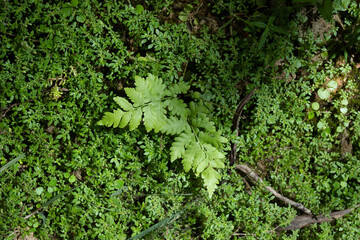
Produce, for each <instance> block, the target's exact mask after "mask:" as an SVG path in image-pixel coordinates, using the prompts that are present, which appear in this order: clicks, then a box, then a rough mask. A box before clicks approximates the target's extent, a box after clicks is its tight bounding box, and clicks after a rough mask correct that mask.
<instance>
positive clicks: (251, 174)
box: [235, 165, 313, 216]
mask: <svg viewBox="0 0 360 240" xmlns="http://www.w3.org/2000/svg"><path fill="white" fill-rule="evenodd" d="M235 168H236V169H238V170H240V171H241V172H243V173H244V174H246V175H247V176H249V177H251V178H252V179H253V180H254V181H255V182H258V183H261V184H263V183H264V181H263V180H262V179H261V178H260V177H259V176H258V175H257V174H256V173H255V172H254V171H253V170H252V169H251V168H249V167H248V166H246V165H237V166H236V167H235ZM265 189H266V190H268V191H269V192H270V193H272V194H273V195H274V196H275V197H276V198H278V199H279V200H281V201H283V202H285V203H287V204H290V205H291V206H293V207H294V208H297V209H298V210H300V211H302V212H304V213H306V214H307V215H311V216H313V214H312V212H311V211H310V210H309V209H307V208H306V207H304V206H303V205H302V204H301V203H297V202H294V201H293V200H291V199H289V198H287V197H284V196H283V195H281V194H280V193H278V192H277V191H276V190H275V189H273V188H272V187H270V186H266V187H265Z"/></svg>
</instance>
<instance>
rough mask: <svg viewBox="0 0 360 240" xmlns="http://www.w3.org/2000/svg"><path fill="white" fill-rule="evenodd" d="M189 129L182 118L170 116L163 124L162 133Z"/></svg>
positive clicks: (176, 132) (173, 133)
mask: <svg viewBox="0 0 360 240" xmlns="http://www.w3.org/2000/svg"><path fill="white" fill-rule="evenodd" d="M188 130H190V126H189V124H188V122H187V121H186V120H185V119H184V118H180V119H179V118H177V117H170V118H169V119H167V120H166V124H165V125H164V126H163V130H162V132H163V133H167V134H171V135H175V134H179V133H181V132H184V131H188Z"/></svg>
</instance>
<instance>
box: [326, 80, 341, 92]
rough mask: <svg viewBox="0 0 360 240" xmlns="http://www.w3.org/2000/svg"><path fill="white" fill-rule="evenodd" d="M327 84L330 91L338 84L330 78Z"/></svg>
mask: <svg viewBox="0 0 360 240" xmlns="http://www.w3.org/2000/svg"><path fill="white" fill-rule="evenodd" d="M327 85H328V87H329V89H330V91H334V90H335V89H336V88H337V85H338V84H337V82H336V81H334V80H332V81H330V82H328V84H327Z"/></svg>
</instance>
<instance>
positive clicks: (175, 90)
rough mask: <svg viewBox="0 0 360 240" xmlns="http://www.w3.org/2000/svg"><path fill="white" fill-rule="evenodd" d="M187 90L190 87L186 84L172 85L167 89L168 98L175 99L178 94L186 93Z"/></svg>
mask: <svg viewBox="0 0 360 240" xmlns="http://www.w3.org/2000/svg"><path fill="white" fill-rule="evenodd" d="M189 88H190V85H189V84H188V83H186V82H179V83H178V84H174V85H172V86H170V87H169V93H170V95H169V96H173V97H175V96H176V95H178V94H181V93H187V91H188V90H189Z"/></svg>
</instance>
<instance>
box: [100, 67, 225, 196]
mask: <svg viewBox="0 0 360 240" xmlns="http://www.w3.org/2000/svg"><path fill="white" fill-rule="evenodd" d="M189 87H190V86H189V85H188V84H187V83H184V82H180V83H178V84H174V85H172V86H170V87H169V88H168V89H166V85H165V84H164V83H163V81H162V80H161V79H160V78H158V77H155V76H154V75H151V74H149V75H148V76H147V78H146V79H145V78H141V77H135V88H125V93H126V94H127V96H128V98H129V99H130V101H131V102H132V103H131V102H130V101H128V100H127V99H126V98H123V97H115V98H114V101H115V102H116V103H117V104H118V105H119V106H120V108H119V109H116V110H115V111H113V112H107V113H105V115H104V116H103V118H102V119H101V120H100V121H99V122H98V125H105V126H108V127H111V126H113V127H120V128H124V127H126V126H129V128H130V130H134V129H136V128H137V127H138V126H139V125H140V123H141V120H143V123H144V125H145V128H146V130H147V131H148V132H150V131H152V130H154V132H155V133H157V132H162V133H166V134H170V135H178V136H177V137H175V140H174V142H173V144H172V146H171V148H170V160H171V161H172V162H173V161H175V160H176V159H181V160H182V164H183V166H184V170H185V172H188V171H190V170H192V171H193V172H194V173H195V175H196V176H199V175H201V177H202V178H203V179H204V184H205V186H206V188H207V191H208V193H209V196H210V197H211V196H212V195H213V193H214V191H215V189H216V187H217V184H218V183H219V179H220V174H219V173H218V172H217V171H216V170H215V168H224V167H225V164H224V163H223V161H222V160H223V159H224V158H225V156H224V154H223V153H221V152H220V151H219V150H218V149H220V148H222V144H223V143H225V142H227V139H226V138H224V137H222V136H221V132H220V131H216V128H215V123H214V122H212V121H211V120H210V118H209V116H208V114H209V112H210V110H209V107H207V106H205V104H204V103H203V101H202V100H201V99H199V100H197V101H196V102H190V104H189V105H187V104H186V103H184V101H183V100H181V99H179V98H177V95H178V94H181V93H186V92H187V91H188V90H189Z"/></svg>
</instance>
